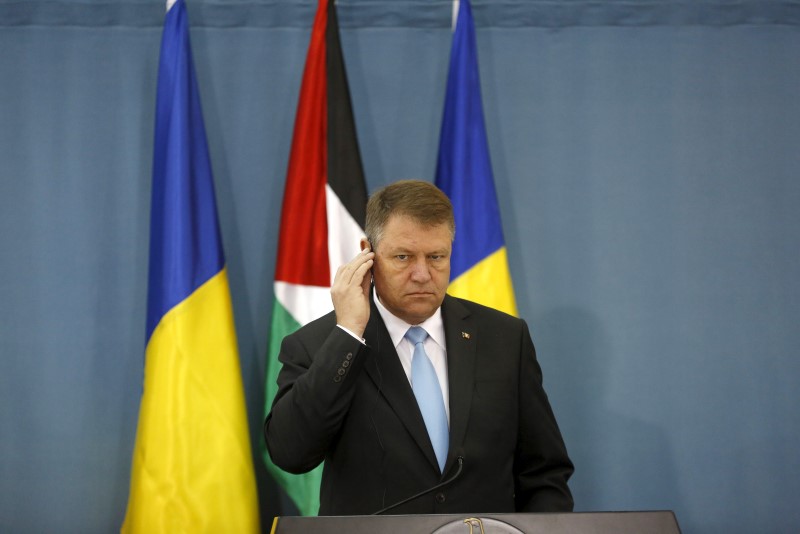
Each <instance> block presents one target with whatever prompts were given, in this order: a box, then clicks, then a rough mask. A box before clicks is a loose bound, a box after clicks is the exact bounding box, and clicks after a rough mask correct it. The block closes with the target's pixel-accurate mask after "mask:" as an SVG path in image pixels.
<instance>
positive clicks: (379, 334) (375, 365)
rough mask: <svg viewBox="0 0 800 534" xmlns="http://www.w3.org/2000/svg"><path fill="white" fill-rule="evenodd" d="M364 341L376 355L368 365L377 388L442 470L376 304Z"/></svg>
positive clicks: (368, 370)
mask: <svg viewBox="0 0 800 534" xmlns="http://www.w3.org/2000/svg"><path fill="white" fill-rule="evenodd" d="M364 339H365V340H366V343H367V346H368V347H369V348H370V349H371V353H372V361H371V362H369V363H368V364H367V365H366V371H367V374H368V375H369V376H370V378H371V379H372V381H373V382H375V386H376V387H377V388H378V390H379V391H380V392H381V394H382V395H383V397H384V398H385V399H386V402H387V403H388V404H389V406H391V408H392V410H394V412H395V413H396V414H397V417H398V419H400V421H401V422H402V423H403V425H404V426H405V427H406V428H407V429H408V432H409V433H410V434H411V436H412V437H413V439H414V441H415V442H416V443H417V445H418V446H419V448H420V450H422V452H423V453H424V454H425V457H426V458H428V461H429V462H430V463H431V465H432V466H433V467H435V468H436V469H437V470H438V469H439V463H438V462H437V461H436V454H435V453H434V451H433V445H431V440H430V438H429V437H428V430H427V428H426V427H425V421H424V420H423V419H422V413H421V412H420V410H419V406H418V405H417V399H416V397H414V392H413V391H412V390H411V385H410V384H409V383H408V377H407V376H406V373H405V371H404V370H403V366H402V364H401V363H400V359H399V358H398V356H397V350H395V348H394V343H392V338H391V337H390V336H389V331H388V330H386V325H385V324H384V322H383V319H381V316H380V313H379V312H378V309H377V308H376V307H375V303H374V302H372V305H371V310H370V318H369V322H368V323H367V328H366V330H365V331H364Z"/></svg>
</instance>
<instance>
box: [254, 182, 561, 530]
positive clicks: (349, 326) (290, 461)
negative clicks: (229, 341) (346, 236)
mask: <svg viewBox="0 0 800 534" xmlns="http://www.w3.org/2000/svg"><path fill="white" fill-rule="evenodd" d="M366 234H367V238H366V239H362V241H361V248H362V251H361V253H360V254H359V255H358V256H356V257H355V258H354V259H353V260H352V261H351V262H350V263H348V264H346V265H343V266H341V267H340V268H339V270H338V271H337V273H336V276H335V279H334V282H333V286H332V288H331V298H332V300H333V305H334V311H333V312H332V313H330V314H328V315H325V316H324V317H321V318H320V319H317V320H316V321H313V322H311V323H309V324H308V325H306V326H305V327H303V328H301V329H300V330H298V331H297V332H295V333H294V334H291V335H289V336H286V338H285V339H284V340H283V344H282V346H281V352H280V361H281V362H282V364H283V367H282V369H281V371H280V375H279V377H278V385H279V391H278V394H277V395H276V397H275V400H274V402H273V405H272V410H271V411H270V413H269V415H267V418H266V421H265V423H264V434H265V438H266V442H267V448H268V450H269V453H270V456H271V458H272V461H273V462H274V463H275V464H276V465H278V466H279V467H281V468H282V469H285V470H286V471H289V472H291V473H303V472H307V471H309V470H311V469H313V468H314V467H316V466H317V465H319V463H320V462H322V461H324V462H325V464H324V468H323V475H322V487H321V490H320V515H359V514H372V513H375V512H377V511H379V510H382V509H384V508H386V507H392V506H393V505H395V504H397V503H402V504H399V505H398V506H393V507H392V508H391V510H390V512H391V513H392V514H398V513H401V514H402V513H409V514H411V513H416V514H433V513H468V514H475V513H488V512H494V513H501V512H515V511H516V512H558V511H571V510H572V507H573V501H572V495H571V493H570V490H569V488H568V486H567V480H568V479H569V477H570V475H571V474H572V472H573V466H572V463H571V461H570V459H569V457H568V455H567V451H566V448H565V446H564V442H563V440H562V438H561V434H560V432H559V429H558V425H557V423H556V420H555V417H554V416H553V412H552V410H551V408H550V404H549V402H548V400H547V395H546V394H545V392H544V390H543V389H542V373H541V369H540V367H539V364H538V363H537V361H536V354H535V350H534V347H533V342H532V341H531V336H530V333H529V332H528V327H527V325H526V324H525V322H524V321H523V320H521V319H517V318H515V317H512V316H510V315H506V314H504V313H502V312H499V311H496V310H493V309H490V308H487V307H484V306H481V305H478V304H475V303H473V302H470V301H466V300H462V299H458V298H454V297H451V296H449V295H446V294H445V291H446V289H447V286H448V283H449V278H450V251H451V248H452V242H453V237H454V236H455V225H454V220H453V212H452V206H451V204H450V201H449V200H448V199H447V197H446V196H445V195H444V194H443V193H442V192H441V191H440V190H439V189H437V188H436V187H435V186H434V185H432V184H430V183H428V182H424V181H418V180H406V181H400V182H396V183H394V184H391V185H389V186H387V187H385V188H383V189H381V190H380V191H378V192H376V193H375V194H374V195H373V196H372V197H371V198H370V200H369V203H368V204H367V224H366ZM416 326H418V327H421V329H418V328H411V327H416ZM409 329H411V330H410V331H409ZM420 333H421V336H418V337H416V338H415V337H414V336H416V335H417V334H420ZM423 390H424V391H423ZM437 485H440V487H438V488H436V489H435V490H434V491H430V492H427V493H424V494H423V495H420V496H418V497H416V498H412V499H410V500H408V501H407V502H403V501H405V500H406V499H408V498H409V497H413V496H414V495H417V494H419V493H422V492H425V490H428V489H430V488H434V487H435V486H437Z"/></svg>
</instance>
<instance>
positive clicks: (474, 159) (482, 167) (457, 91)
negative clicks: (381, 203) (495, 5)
mask: <svg viewBox="0 0 800 534" xmlns="http://www.w3.org/2000/svg"><path fill="white" fill-rule="evenodd" d="M436 185H437V186H438V187H439V189H441V190H442V191H444V192H445V193H446V194H447V196H448V197H450V200H451V202H452V203H453V210H454V212H455V219H456V239H455V242H454V243H453V255H452V258H451V263H450V265H451V276H450V278H451V280H452V281H451V283H450V287H449V288H448V289H447V292H448V293H450V294H451V295H454V296H456V297H462V298H465V299H469V300H472V301H475V302H478V303H480V304H484V305H486V306H491V307H493V308H496V309H498V310H501V311H504V312H506V313H510V314H512V315H516V314H517V305H516V302H515V300H514V288H513V287H512V285H511V275H510V273H509V270H508V260H507V257H506V246H505V240H504V239H503V229H502V226H501V221H500V210H499V208H498V205H497V194H496V193H495V189H494V178H493V176H492V164H491V161H490V159H489V144H488V142H487V140H486V126H485V124H484V120H483V104H482V103H481V84H480V77H479V74H478V52H477V47H476V45H475V22H474V21H473V19H472V9H471V7H470V4H469V0H461V3H460V7H459V9H458V15H457V19H456V27H455V31H454V33H453V46H452V49H451V51H450V71H449V73H448V76H447V92H446V95H445V104H444V117H443V118H442V131H441V137H440V139H439V160H438V162H437V166H436Z"/></svg>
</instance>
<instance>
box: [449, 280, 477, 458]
mask: <svg viewBox="0 0 800 534" xmlns="http://www.w3.org/2000/svg"><path fill="white" fill-rule="evenodd" d="M442 320H443V321H444V332H445V342H446V343H447V375H448V381H449V384H450V451H449V452H448V454H447V462H446V464H445V472H446V471H447V470H448V469H450V467H451V466H452V464H453V462H454V461H455V459H456V458H457V457H458V456H459V455H461V454H463V451H462V450H461V447H462V445H463V443H464V436H465V434H466V431H467V422H468V421H469V410H470V406H472V391H473V388H474V384H475V359H476V357H477V349H476V347H477V335H478V332H477V327H476V324H475V318H474V317H472V315H471V314H470V312H469V310H468V309H467V308H466V307H465V306H464V305H463V304H461V302H460V301H459V300H457V299H455V298H453V297H451V296H449V295H447V296H445V298H444V302H443V303H442Z"/></svg>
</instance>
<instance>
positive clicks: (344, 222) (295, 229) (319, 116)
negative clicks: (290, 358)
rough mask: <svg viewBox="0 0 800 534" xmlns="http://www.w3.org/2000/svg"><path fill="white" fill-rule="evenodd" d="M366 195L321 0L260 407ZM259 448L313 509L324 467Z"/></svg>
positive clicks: (342, 252)
mask: <svg viewBox="0 0 800 534" xmlns="http://www.w3.org/2000/svg"><path fill="white" fill-rule="evenodd" d="M366 202H367V190H366V185H365V182H364V171H363V169H362V167H361V156H360V154H359V151H358V141H357V139H356V130H355V123H354V121H353V111H352V107H351V104H350V91H349V89H348V85H347V77H346V74H345V67H344V60H343V58H342V49H341V43H340V41H339V27H338V23H337V20H336V9H335V7H334V2H333V1H332V0H319V6H318V8H317V14H316V17H315V19H314V28H313V30H312V32H311V43H310V44H309V47H308V55H307V56H306V65H305V71H304V73H303V83H302V86H301V88H300V100H299V102H298V106H297V115H296V117H295V126H294V137H293V138H292V149H291V155H290V159H289V169H288V172H287V176H286V187H285V190H284V194H283V211H282V213H281V228H280V237H279V240H278V258H277V264H276V268H275V302H274V305H273V310H272V324H271V329H270V335H269V347H268V351H269V354H268V360H267V373H266V387H265V391H266V395H265V397H266V399H265V407H264V410H265V412H264V413H265V414H266V413H267V412H268V411H269V409H270V407H271V406H272V400H273V398H274V397H275V393H276V392H277V389H278V387H277V382H276V381H277V377H278V372H279V371H280V363H279V362H278V352H279V350H280V345H281V341H282V340H283V337H284V336H286V335H287V334H289V333H291V332H293V331H295V330H297V329H298V328H300V327H301V326H303V325H305V324H306V323H308V322H310V321H312V320H313V319H316V318H317V317H320V316H321V315H324V314H325V313H327V312H329V311H331V310H332V309H333V305H332V303H331V296H330V287H331V282H332V280H333V276H334V274H335V273H336V269H337V268H338V267H339V266H340V265H341V264H343V263H345V262H347V261H349V260H350V259H351V258H352V257H353V256H355V255H356V254H357V253H358V251H359V240H360V239H361V237H362V236H363V235H364V233H363V230H362V228H363V227H364V220H365V216H366V215H365V213H366V212H365V210H366ZM262 454H263V458H264V463H265V464H266V466H267V469H268V471H269V472H270V473H271V474H272V476H273V477H274V478H275V479H276V480H277V482H278V483H279V484H280V485H281V486H282V487H283V488H284V490H286V492H287V494H288V495H289V496H290V497H291V498H292V500H293V501H294V503H295V505H296V506H297V508H298V510H299V511H300V513H301V514H303V515H316V514H317V512H318V510H319V485H320V478H321V475H322V466H319V467H317V468H316V469H315V470H314V471H312V472H310V473H307V474H305V475H291V474H289V473H286V472H285V471H282V470H281V469H280V468H278V467H276V466H275V465H273V464H272V462H271V461H270V459H269V454H268V453H267V451H266V449H264V450H263V452H262Z"/></svg>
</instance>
